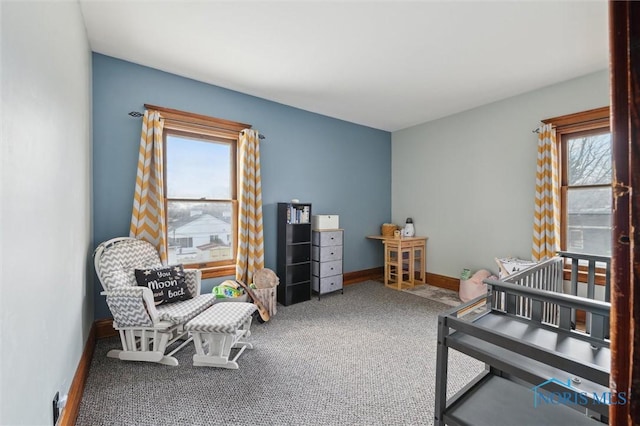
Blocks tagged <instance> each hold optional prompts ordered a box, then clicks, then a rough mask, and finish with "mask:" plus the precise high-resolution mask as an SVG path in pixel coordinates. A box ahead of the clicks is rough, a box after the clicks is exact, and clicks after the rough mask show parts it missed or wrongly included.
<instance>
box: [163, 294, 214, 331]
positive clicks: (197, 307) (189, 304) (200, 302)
mask: <svg viewBox="0 0 640 426" xmlns="http://www.w3.org/2000/svg"><path fill="white" fill-rule="evenodd" d="M215 301H216V297H215V295H213V294H201V295H200V296H196V297H194V298H193V299H189V300H182V301H180V302H175V303H169V304H166V305H159V306H157V307H156V309H157V311H158V316H159V319H160V320H161V321H169V322H171V323H172V324H184V323H185V322H187V321H189V320H191V319H192V318H195V317H196V316H197V315H198V314H199V313H201V312H203V311H205V310H206V309H207V308H208V307H209V306H211V305H213V304H214V303H215Z"/></svg>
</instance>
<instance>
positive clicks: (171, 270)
mask: <svg viewBox="0 0 640 426" xmlns="http://www.w3.org/2000/svg"><path fill="white" fill-rule="evenodd" d="M135 275H136V281H137V283H138V285H139V286H141V287H149V289H150V290H151V291H152V292H153V300H154V302H155V305H156V306H159V305H162V304H165V303H173V302H178V301H180V300H188V299H191V297H192V294H191V292H190V291H189V288H188V287H187V283H186V281H185V275H184V268H183V266H182V265H171V266H165V267H163V268H145V269H136V270H135Z"/></svg>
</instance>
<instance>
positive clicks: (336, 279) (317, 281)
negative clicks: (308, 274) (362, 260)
mask: <svg viewBox="0 0 640 426" xmlns="http://www.w3.org/2000/svg"><path fill="white" fill-rule="evenodd" d="M311 283H312V284H311V285H312V286H313V291H315V292H319V293H320V294H324V293H330V292H332V291H336V290H340V289H342V275H335V276H333V277H325V278H319V277H313V278H312V281H311ZM318 289H320V290H318Z"/></svg>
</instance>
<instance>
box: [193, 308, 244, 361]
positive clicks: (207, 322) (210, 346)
mask: <svg viewBox="0 0 640 426" xmlns="http://www.w3.org/2000/svg"><path fill="white" fill-rule="evenodd" d="M255 310H256V305H254V304H253V303H246V302H236V303H216V304H215V305H213V306H212V307H210V308H209V309H207V310H206V311H204V312H202V313H201V314H200V315H198V316H197V317H195V318H193V319H192V320H191V321H189V322H188V323H187V324H185V326H184V329H185V330H186V331H188V332H190V333H191V335H192V336H193V343H194V344H195V347H196V354H195V355H194V356H193V365H194V366H208V367H222V368H232V369H237V368H238V363H237V362H236V361H237V359H238V357H239V356H240V355H241V354H242V353H243V352H244V350H245V349H253V345H252V344H251V343H249V342H247V341H243V340H241V339H242V338H244V337H249V336H250V335H251V331H250V330H249V328H250V327H251V318H252V315H251V314H253V312H254V311H255ZM232 348H240V351H238V353H237V354H236V356H235V357H234V358H233V359H231V360H230V359H229V354H230V352H231V349H232Z"/></svg>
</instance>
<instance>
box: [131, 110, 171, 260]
mask: <svg viewBox="0 0 640 426" xmlns="http://www.w3.org/2000/svg"><path fill="white" fill-rule="evenodd" d="M162 129H163V123H162V120H161V119H160V113H159V112H158V111H146V110H145V112H144V118H143V119H142V134H141V136H140V152H139V155H138V173H137V175H136V189H135V193H134V196H133V212H132V214H131V227H130V229H129V236H130V237H132V238H137V239H141V240H145V241H148V242H149V243H151V244H153V246H154V247H155V248H156V249H157V250H158V254H159V255H160V260H161V261H162V263H163V264H166V262H167V244H166V236H165V215H164V193H163V191H164V186H163V170H162V168H163V163H162V155H163V154H162Z"/></svg>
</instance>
